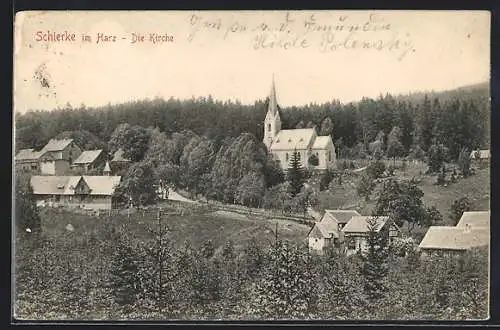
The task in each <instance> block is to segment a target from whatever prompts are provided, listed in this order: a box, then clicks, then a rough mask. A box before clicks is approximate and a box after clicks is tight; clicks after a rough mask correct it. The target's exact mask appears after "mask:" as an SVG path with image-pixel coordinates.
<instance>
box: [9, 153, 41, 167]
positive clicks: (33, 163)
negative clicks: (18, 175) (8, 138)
mask: <svg viewBox="0 0 500 330" xmlns="http://www.w3.org/2000/svg"><path fill="white" fill-rule="evenodd" d="M14 159H15V166H16V170H18V171H22V172H31V173H39V172H40V162H39V159H40V152H39V151H35V149H21V150H19V152H18V153H17V155H16V156H15V157H14Z"/></svg>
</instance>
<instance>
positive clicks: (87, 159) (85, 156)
mask: <svg viewBox="0 0 500 330" xmlns="http://www.w3.org/2000/svg"><path fill="white" fill-rule="evenodd" d="M101 153H102V150H101V149H99V150H85V151H84V152H82V153H81V154H80V156H78V158H77V159H75V161H74V162H73V164H91V163H93V162H94V161H95V160H96V159H97V157H99V155H100V154H101Z"/></svg>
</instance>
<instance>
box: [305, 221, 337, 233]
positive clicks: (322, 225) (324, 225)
mask: <svg viewBox="0 0 500 330" xmlns="http://www.w3.org/2000/svg"><path fill="white" fill-rule="evenodd" d="M309 237H320V238H330V237H339V234H338V232H337V224H336V223H335V222H334V221H333V220H331V219H328V218H326V219H325V218H324V219H323V220H321V221H320V222H316V223H315V224H314V227H313V230H311V232H310V233H309Z"/></svg>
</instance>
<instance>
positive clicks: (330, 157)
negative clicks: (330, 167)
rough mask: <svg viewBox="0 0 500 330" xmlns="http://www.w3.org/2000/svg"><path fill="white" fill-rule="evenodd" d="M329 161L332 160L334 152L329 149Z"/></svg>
mask: <svg viewBox="0 0 500 330" xmlns="http://www.w3.org/2000/svg"><path fill="white" fill-rule="evenodd" d="M328 161H329V162H331V161H332V152H331V151H328Z"/></svg>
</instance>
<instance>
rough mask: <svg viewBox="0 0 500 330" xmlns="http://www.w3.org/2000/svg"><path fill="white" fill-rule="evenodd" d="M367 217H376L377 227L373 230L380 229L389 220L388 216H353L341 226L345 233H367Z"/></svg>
mask: <svg viewBox="0 0 500 330" xmlns="http://www.w3.org/2000/svg"><path fill="white" fill-rule="evenodd" d="M368 219H376V221H377V227H376V228H375V231H380V229H382V227H383V226H384V225H385V223H386V222H387V221H388V220H389V217H388V216H354V217H352V218H351V220H349V222H347V224H346V225H345V226H344V228H342V231H343V232H345V233H368V231H369V229H368Z"/></svg>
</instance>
